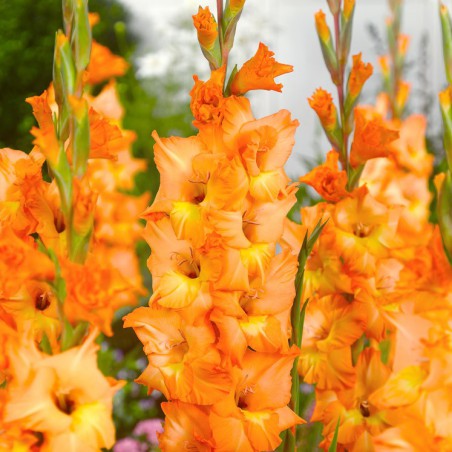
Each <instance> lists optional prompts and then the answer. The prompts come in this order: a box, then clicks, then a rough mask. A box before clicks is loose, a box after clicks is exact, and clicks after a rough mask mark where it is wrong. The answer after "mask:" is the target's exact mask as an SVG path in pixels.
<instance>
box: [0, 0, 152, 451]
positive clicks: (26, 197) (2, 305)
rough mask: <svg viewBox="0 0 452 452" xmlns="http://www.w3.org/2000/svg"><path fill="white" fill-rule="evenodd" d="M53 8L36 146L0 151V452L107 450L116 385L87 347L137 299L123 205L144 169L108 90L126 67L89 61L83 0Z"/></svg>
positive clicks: (94, 348)
mask: <svg viewBox="0 0 452 452" xmlns="http://www.w3.org/2000/svg"><path fill="white" fill-rule="evenodd" d="M63 6H64V8H63V11H64V21H65V33H64V32H63V31H59V32H58V33H57V35H56V42H55V60H54V80H53V84H52V85H51V86H50V87H49V88H48V89H47V90H46V91H45V92H44V93H43V94H41V95H40V96H35V97H31V98H29V99H27V102H28V103H30V104H31V106H32V107H33V114H34V116H35V118H36V120H37V122H38V125H39V127H34V128H33V129H32V134H33V135H34V136H35V141H34V144H35V147H34V148H33V150H32V151H31V152H30V153H29V154H26V153H25V152H22V151H17V150H12V149H3V150H1V151H0V152H1V153H0V162H1V164H0V232H1V239H0V249H1V250H2V252H1V256H0V269H1V275H2V276H1V277H0V350H1V356H2V357H1V359H0V383H1V389H0V449H1V450H24V451H32V450H33V451H35V450H42V451H54V450H62V449H65V448H69V449H70V450H72V451H74V452H75V451H85V450H100V449H102V448H110V447H112V446H113V444H114V441H115V428H114V424H113V420H112V398H113V395H114V394H115V392H116V391H117V390H118V389H119V388H120V387H121V386H122V382H118V381H116V380H114V379H112V378H107V377H105V376H104V375H103V374H102V372H101V371H100V370H99V369H98V365H97V352H98V348H99V346H98V345H97V344H96V343H95V340H96V339H97V336H98V335H99V331H101V332H102V333H104V334H107V335H111V334H112V331H111V322H112V320H113V316H114V313H115V311H116V310H117V309H118V308H119V307H122V306H125V305H130V304H132V305H133V304H136V299H137V294H138V293H139V292H140V291H142V290H143V289H142V284H141V276H140V273H139V268H138V260H137V257H136V256H135V252H134V245H135V243H136V241H137V240H138V239H139V235H140V228H139V226H138V224H137V222H136V218H137V217H138V214H139V212H140V211H142V209H143V208H144V207H145V205H146V203H147V197H141V198H133V197H131V196H129V195H126V194H125V190H128V189H130V188H132V187H133V177H134V174H135V173H136V172H137V171H140V170H142V169H143V162H140V161H137V160H134V159H132V158H131V155H130V146H131V143H132V142H133V140H134V134H133V133H131V132H127V131H123V130H122V129H121V127H120V123H121V118H122V116H123V110H122V107H121V105H120V103H119V99H118V95H117V93H116V86H115V82H114V81H113V80H112V77H113V76H115V75H120V74H123V73H124V72H125V70H126V69H127V64H126V62H125V61H124V60H122V59H121V58H119V57H116V56H113V55H111V53H110V51H109V50H108V49H106V48H105V47H103V46H101V45H100V44H97V43H94V47H95V48H96V49H97V50H96V52H94V53H93V55H92V56H93V58H90V55H91V28H90V26H91V25H92V24H94V23H95V22H96V21H97V20H98V18H97V17H96V16H93V15H91V16H90V15H88V9H87V1H85V0H68V1H65V2H63ZM90 23H91V24H90ZM96 55H97V56H96ZM119 62H120V64H118V63H119ZM110 63H111V64H110ZM108 68H110V70H108ZM109 80H110V81H109ZM106 81H109V82H108V83H107V84H106V85H105V86H104V88H103V89H102V90H101V91H100V93H99V94H98V95H97V96H95V97H94V96H90V95H88V94H87V93H85V89H84V88H85V87H84V84H85V83H86V82H89V83H95V82H96V83H98V82H106ZM45 163H47V165H46V166H45V165H44V164H45Z"/></svg>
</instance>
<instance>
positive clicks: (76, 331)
mask: <svg viewBox="0 0 452 452" xmlns="http://www.w3.org/2000/svg"><path fill="white" fill-rule="evenodd" d="M88 326H89V323H88V322H84V321H83V322H80V323H78V324H77V325H76V326H75V327H73V326H72V325H71V324H70V322H69V321H68V320H67V319H66V318H65V319H64V321H63V331H62V333H61V338H60V343H61V351H65V350H69V349H70V348H72V347H76V346H77V345H80V343H81V342H82V340H83V338H84V337H85V335H86V332H87V331H88Z"/></svg>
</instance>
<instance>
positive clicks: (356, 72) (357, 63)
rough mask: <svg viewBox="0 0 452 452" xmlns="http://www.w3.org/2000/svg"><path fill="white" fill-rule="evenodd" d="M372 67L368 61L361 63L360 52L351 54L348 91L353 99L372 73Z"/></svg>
mask: <svg viewBox="0 0 452 452" xmlns="http://www.w3.org/2000/svg"><path fill="white" fill-rule="evenodd" d="M372 73H373V67H372V65H371V64H370V63H363V62H362V60H361V53H358V54H357V55H353V67H352V69H351V71H350V78H349V79H348V92H349V93H350V96H351V97H352V98H353V99H355V98H357V97H358V96H359V94H360V93H361V90H362V88H363V85H364V83H366V80H367V79H368V78H369V77H370V76H371V75H372Z"/></svg>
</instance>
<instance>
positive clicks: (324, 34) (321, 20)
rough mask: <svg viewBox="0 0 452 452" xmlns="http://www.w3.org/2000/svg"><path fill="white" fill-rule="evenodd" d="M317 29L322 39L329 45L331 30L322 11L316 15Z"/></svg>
mask: <svg viewBox="0 0 452 452" xmlns="http://www.w3.org/2000/svg"><path fill="white" fill-rule="evenodd" d="M315 27H316V29H317V33H318V35H319V37H320V39H321V40H322V41H323V42H325V43H327V42H328V41H329V40H330V30H329V28H328V24H327V23H326V16H325V13H324V12H323V11H322V10H319V11H317V12H316V14H315Z"/></svg>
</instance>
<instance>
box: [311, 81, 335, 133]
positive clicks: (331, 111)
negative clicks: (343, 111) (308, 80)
mask: <svg viewBox="0 0 452 452" xmlns="http://www.w3.org/2000/svg"><path fill="white" fill-rule="evenodd" d="M308 101H309V105H310V106H311V108H312V109H313V110H314V111H315V112H316V113H317V115H318V117H319V119H320V122H321V123H322V126H323V127H324V128H325V130H327V131H332V130H334V129H335V128H336V127H337V125H338V116H337V110H336V106H335V105H334V103H333V96H331V94H330V93H329V92H328V91H325V90H324V89H322V88H317V89H316V90H315V92H314V94H313V95H312V97H311V98H309V99H308Z"/></svg>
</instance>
